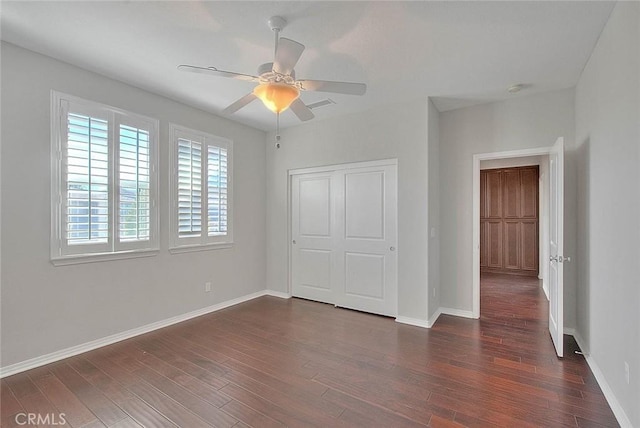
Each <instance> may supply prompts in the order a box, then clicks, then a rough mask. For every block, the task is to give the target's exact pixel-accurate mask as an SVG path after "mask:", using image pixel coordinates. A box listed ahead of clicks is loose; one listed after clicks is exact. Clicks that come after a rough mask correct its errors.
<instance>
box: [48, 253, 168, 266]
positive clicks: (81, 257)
mask: <svg viewBox="0 0 640 428" xmlns="http://www.w3.org/2000/svg"><path fill="white" fill-rule="evenodd" d="M159 252H160V251H159V250H130V251H118V252H116V253H103V254H77V255H72V256H63V257H56V258H53V259H51V264H52V265H54V266H68V265H77V264H81V263H96V262H106V261H111V260H126V259H137V258H140V257H154V256H157V255H158V253H159Z"/></svg>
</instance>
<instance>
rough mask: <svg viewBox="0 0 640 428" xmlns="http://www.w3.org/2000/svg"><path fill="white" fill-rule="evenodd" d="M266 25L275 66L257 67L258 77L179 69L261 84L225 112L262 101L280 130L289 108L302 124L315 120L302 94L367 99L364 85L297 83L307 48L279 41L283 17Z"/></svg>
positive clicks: (305, 81)
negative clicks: (272, 38) (297, 69)
mask: <svg viewBox="0 0 640 428" xmlns="http://www.w3.org/2000/svg"><path fill="white" fill-rule="evenodd" d="M267 22H268V24H269V28H271V30H273V31H274V32H275V58H274V60H273V62H268V63H265V64H262V65H261V66H260V67H258V73H257V75H255V76H254V75H251V74H243V73H235V72H231V71H223V70H218V69H217V68H215V67H197V66H193V65H179V66H178V69H179V70H183V71H190V72H194V73H204V74H209V75H211V76H218V77H228V78H231V79H236V80H244V81H247V82H255V83H258V85H256V87H255V88H254V89H253V91H252V92H250V93H248V94H247V95H245V96H243V97H242V98H240V99H239V100H237V101H236V102H234V103H233V104H231V105H230V106H228V107H227V108H225V109H224V110H223V111H222V112H223V113H224V114H232V113H235V112H236V111H238V110H240V109H241V108H243V107H244V106H246V105H247V104H249V103H250V102H252V101H253V100H255V99H257V98H259V99H260V100H261V101H262V102H263V103H264V105H265V106H266V107H267V108H268V109H269V110H271V111H273V112H274V113H276V114H277V116H278V128H279V118H280V113H281V112H283V111H285V110H286V109H288V108H291V111H293V113H294V114H295V115H296V116H297V117H298V119H300V120H302V121H306V120H310V119H313V118H314V114H313V113H312V112H311V109H310V108H309V107H308V106H306V105H305V104H304V103H303V102H302V100H301V99H300V98H299V97H300V91H318V92H331V93H336V94H347V95H364V93H365V92H366V91H367V85H365V84H364V83H351V82H332V81H326V80H297V79H296V73H295V70H294V67H295V65H296V63H297V62H298V59H300V56H301V55H302V52H303V51H304V45H303V44H301V43H298V42H296V41H294V40H291V39H286V38H284V37H282V38H281V37H280V31H282V29H283V28H284V26H285V25H286V24H287V21H286V20H285V19H284V18H282V17H281V16H272V17H271V18H269V20H268V21H267Z"/></svg>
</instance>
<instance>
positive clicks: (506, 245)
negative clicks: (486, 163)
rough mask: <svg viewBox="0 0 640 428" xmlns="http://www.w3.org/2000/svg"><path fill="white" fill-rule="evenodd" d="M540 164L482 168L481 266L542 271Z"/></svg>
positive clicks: (533, 273) (522, 272)
mask: <svg viewBox="0 0 640 428" xmlns="http://www.w3.org/2000/svg"><path fill="white" fill-rule="evenodd" d="M538 190H539V189H538V167H537V166H527V167H520V168H501V169H489V170H482V171H480V270H481V271H483V272H485V271H486V272H504V273H514V274H519V275H531V276H537V275H538V244H539V241H538V230H539V229H538V228H539V222H538Z"/></svg>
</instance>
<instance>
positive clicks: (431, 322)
mask: <svg viewBox="0 0 640 428" xmlns="http://www.w3.org/2000/svg"><path fill="white" fill-rule="evenodd" d="M440 315H442V309H440V308H438V309H437V310H436V312H435V313H434V314H433V315H431V318H429V321H427V323H428V324H429V328H431V327H433V326H434V325H435V324H436V321H438V318H440Z"/></svg>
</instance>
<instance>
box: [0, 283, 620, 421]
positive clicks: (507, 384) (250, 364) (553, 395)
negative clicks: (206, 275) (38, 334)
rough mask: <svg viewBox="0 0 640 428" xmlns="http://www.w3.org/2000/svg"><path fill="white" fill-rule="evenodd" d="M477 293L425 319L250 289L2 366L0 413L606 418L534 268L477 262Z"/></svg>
mask: <svg viewBox="0 0 640 428" xmlns="http://www.w3.org/2000/svg"><path fill="white" fill-rule="evenodd" d="M481 296H482V301H481V305H482V317H481V319H480V320H469V319H462V318H456V317H452V316H445V315H443V316H441V317H440V319H439V320H438V322H437V323H436V325H435V326H434V327H433V328H432V329H431V330H426V329H422V328H418V327H412V326H407V325H402V324H398V323H396V322H394V321H393V320H392V319H389V318H384V317H379V316H375V315H369V314H363V313H360V312H354V311H349V310H343V309H336V308H334V307H332V306H330V305H326V304H321V303H315V302H309V301H305V300H299V299H290V300H281V299H278V298H273V297H263V298H260V299H256V300H253V301H250V302H247V303H244V304H241V305H237V306H235V307H232V308H228V309H225V310H222V311H219V312H216V313H213V314H210V315H206V316H203V317H199V318H196V319H193V320H190V321H187V322H184V323H181V324H177V325H174V326H171V327H168V328H165V329H162V330H159V331H156V332H152V333H149V334H146V335H143V336H139V337H136V338H134V339H130V340H127V341H124V342H120V343H117V344H114V345H111V346H108V347H105V348H101V349H98V350H95V351H92V352H88V353H85V354H82V355H79V356H76V357H72V358H69V359H67V360H64V361H60V362H58V363H54V364H50V365H48V366H44V367H40V368H37V369H34V370H30V371H28V372H24V373H21V374H17V375H14V376H11V377H8V378H5V379H3V380H2V382H1V384H2V397H1V398H2V402H1V403H2V409H1V416H2V418H1V423H2V426H7V427H10V426H24V425H20V424H19V423H18V422H23V421H24V417H22V419H20V418H19V419H18V421H16V415H18V414H21V413H40V414H41V415H46V414H50V415H58V414H59V413H61V412H62V413H64V418H65V421H66V422H67V425H66V426H73V427H103V426H109V427H117V428H124V427H138V426H146V427H174V426H180V427H188V428H191V427H207V426H221V427H231V426H235V427H246V426H253V427H275V426H294V427H298V426H322V427H339V426H352V427H353V426H362V427H400V426H433V427H448V426H474V427H478V426H508V427H530V426H545V427H561V426H570V427H576V426H578V427H599V426H610V427H612V426H618V424H617V422H616V420H615V418H614V416H613V414H612V412H611V410H610V408H609V406H608V405H607V402H606V400H605V398H604V396H603V395H602V392H601V391H600V388H599V387H598V385H597V383H596V381H595V379H594V377H593V375H592V374H591V372H590V370H589V368H588V366H587V364H586V363H585V361H584V359H583V357H582V356H579V355H575V354H574V353H573V350H574V349H576V344H575V342H574V341H573V340H572V339H571V338H570V337H565V346H567V357H566V358H564V359H562V360H560V359H558V358H556V356H555V354H554V350H553V345H552V343H551V339H550V337H549V334H548V332H547V308H546V304H547V303H546V300H545V299H544V296H543V294H542V292H541V291H540V289H539V286H538V281H537V280H536V279H532V278H519V277H514V276H505V275H495V274H494V275H486V276H483V279H482V293H481ZM58 422H59V421H58ZM31 426H33V425H31ZM42 426H46V424H45V425H42Z"/></svg>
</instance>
